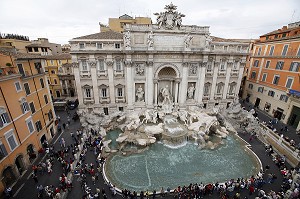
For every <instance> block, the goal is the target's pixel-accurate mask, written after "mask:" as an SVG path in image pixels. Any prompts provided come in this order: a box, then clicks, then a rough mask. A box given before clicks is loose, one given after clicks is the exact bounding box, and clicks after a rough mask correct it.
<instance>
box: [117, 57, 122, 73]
mask: <svg viewBox="0 0 300 199" xmlns="http://www.w3.org/2000/svg"><path fill="white" fill-rule="evenodd" d="M121 70H122V67H121V61H120V60H117V61H116V71H121Z"/></svg>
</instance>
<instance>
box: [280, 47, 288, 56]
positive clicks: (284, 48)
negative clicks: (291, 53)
mask: <svg viewBox="0 0 300 199" xmlns="http://www.w3.org/2000/svg"><path fill="white" fill-rule="evenodd" d="M288 48H289V45H284V47H283V50H282V53H281V55H282V56H286V54H287V51H288Z"/></svg>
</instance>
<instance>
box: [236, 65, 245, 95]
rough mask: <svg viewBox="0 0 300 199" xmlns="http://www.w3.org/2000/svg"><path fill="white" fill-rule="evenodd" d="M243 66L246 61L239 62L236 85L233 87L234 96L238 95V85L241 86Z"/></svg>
mask: <svg viewBox="0 0 300 199" xmlns="http://www.w3.org/2000/svg"><path fill="white" fill-rule="evenodd" d="M245 66H246V63H240V69H239V77H238V80H237V85H236V88H235V96H238V95H239V91H240V86H241V83H242V78H243V73H244V68H245Z"/></svg>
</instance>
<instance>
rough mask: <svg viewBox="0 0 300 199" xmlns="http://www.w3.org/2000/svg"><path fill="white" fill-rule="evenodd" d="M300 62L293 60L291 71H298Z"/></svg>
mask: <svg viewBox="0 0 300 199" xmlns="http://www.w3.org/2000/svg"><path fill="white" fill-rule="evenodd" d="M299 63H300V62H292V63H291V66H290V69H289V71H292V72H298V71H299Z"/></svg>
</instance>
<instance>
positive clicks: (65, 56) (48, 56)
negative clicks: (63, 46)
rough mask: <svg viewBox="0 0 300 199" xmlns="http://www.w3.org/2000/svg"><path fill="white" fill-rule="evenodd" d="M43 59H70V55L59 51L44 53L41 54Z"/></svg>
mask: <svg viewBox="0 0 300 199" xmlns="http://www.w3.org/2000/svg"><path fill="white" fill-rule="evenodd" d="M43 57H44V58H45V59H48V60H50V59H59V60H63V59H71V55H70V54H69V53H61V54H57V55H46V56H43Z"/></svg>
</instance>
